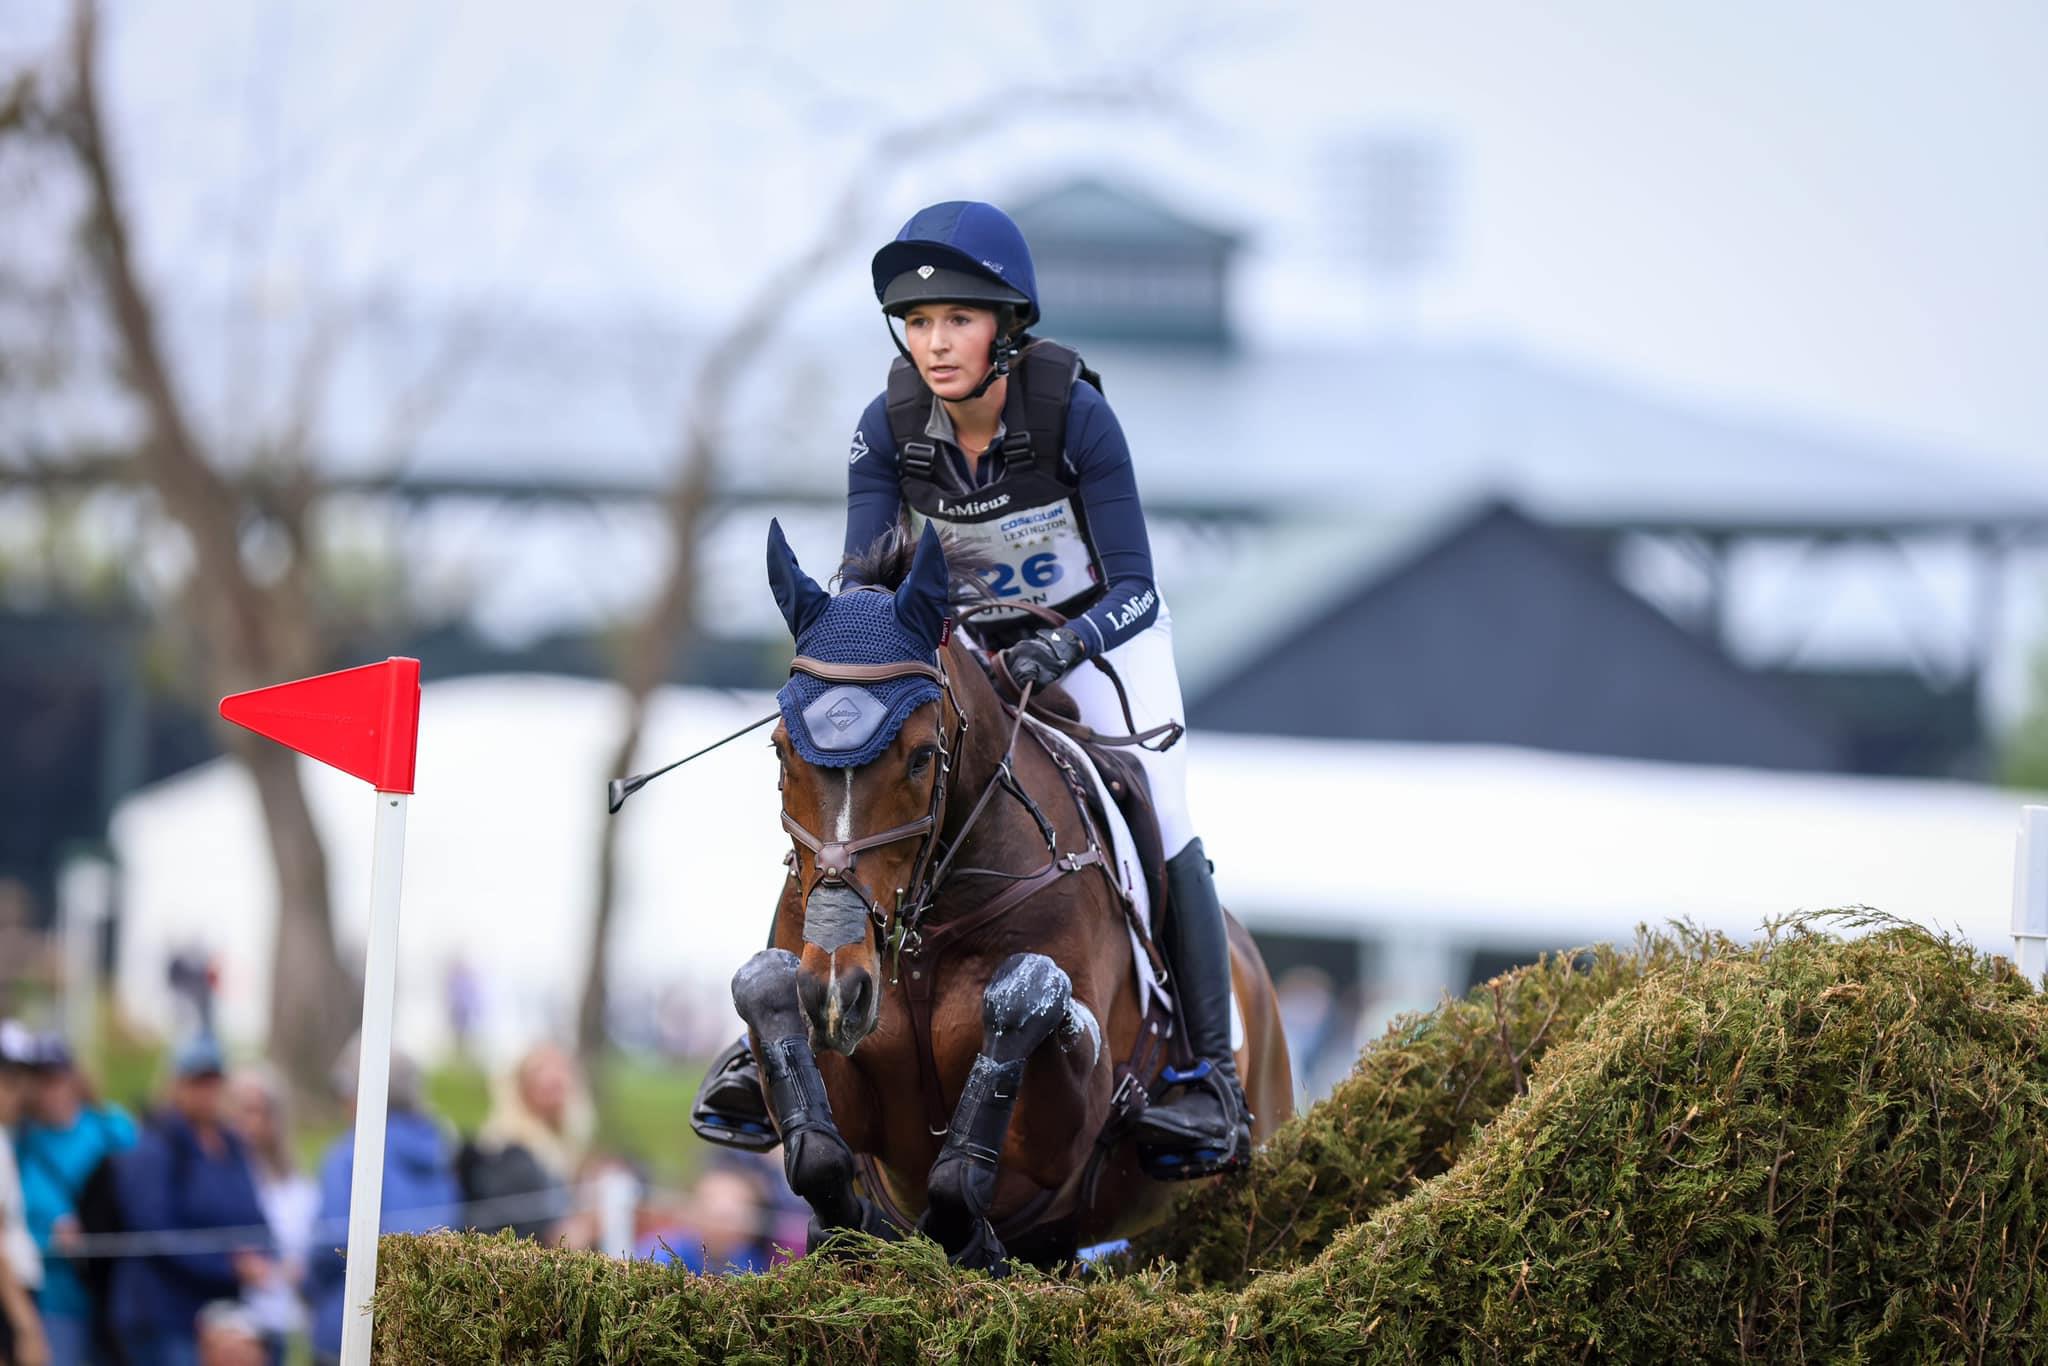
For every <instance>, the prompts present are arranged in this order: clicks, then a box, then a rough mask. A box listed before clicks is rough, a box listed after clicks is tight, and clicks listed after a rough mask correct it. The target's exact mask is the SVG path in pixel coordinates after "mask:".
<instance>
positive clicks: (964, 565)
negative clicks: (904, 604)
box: [839, 520, 993, 603]
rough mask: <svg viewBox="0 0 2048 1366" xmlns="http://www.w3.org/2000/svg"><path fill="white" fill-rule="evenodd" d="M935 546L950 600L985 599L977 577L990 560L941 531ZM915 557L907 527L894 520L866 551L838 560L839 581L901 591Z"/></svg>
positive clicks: (983, 585)
mask: <svg viewBox="0 0 2048 1366" xmlns="http://www.w3.org/2000/svg"><path fill="white" fill-rule="evenodd" d="M939 544H940V545H941V546H942V547H943V548H944V549H945V552H946V573H947V575H948V577H949V578H950V579H951V580H952V584H951V587H952V590H953V593H952V596H953V601H954V602H956V603H958V602H963V601H964V602H978V601H980V600H982V599H984V598H986V597H988V582H987V580H985V579H983V578H982V576H981V575H982V571H983V570H985V569H987V568H988V567H989V565H990V564H992V563H993V561H991V560H990V559H989V558H988V557H987V556H986V555H983V554H981V553H979V552H978V551H974V550H970V549H969V548H968V547H967V546H965V545H963V544H962V543H961V542H959V541H957V540H955V539H954V538H953V537H952V536H950V535H947V534H946V533H944V532H941V533H940V534H939ZM916 554H917V537H915V536H913V535H911V534H910V528H909V527H908V526H907V525H905V524H904V522H902V521H901V520H898V521H897V523H896V525H894V526H892V527H890V528H889V529H888V530H887V531H885V532H883V533H882V534H881V535H879V536H877V537H875V539H874V540H872V541H870V542H869V543H868V545H867V548H866V549H864V550H856V551H854V552H853V553H852V554H850V555H848V556H847V557H846V558H845V559H844V560H842V561H840V563H839V581H840V582H841V583H849V582H851V583H865V584H872V585H873V586H875V587H876V588H888V589H896V588H901V587H902V586H903V579H904V576H905V575H907V574H909V573H910V561H911V558H912V557H913V556H915V555H916Z"/></svg>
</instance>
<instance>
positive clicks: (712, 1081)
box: [690, 1034, 782, 1153]
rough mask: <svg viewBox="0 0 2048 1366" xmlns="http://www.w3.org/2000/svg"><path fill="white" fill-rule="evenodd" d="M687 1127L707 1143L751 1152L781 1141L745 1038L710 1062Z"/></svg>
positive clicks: (740, 1038)
mask: <svg viewBox="0 0 2048 1366" xmlns="http://www.w3.org/2000/svg"><path fill="white" fill-rule="evenodd" d="M690 1128H691V1129H693V1130H695V1131H696V1134H697V1137H699V1138H701V1139H703V1140H704V1141H705V1142H706V1143H716V1144H718V1145H719V1146H720V1147H722V1148H738V1149H740V1150H741V1151H743V1152H750V1153H761V1152H766V1151H768V1149H770V1148H772V1147H774V1146H775V1145H776V1144H778V1143H780V1142H781V1141H782V1140H781V1139H780V1138H778V1137H777V1136H776V1133H775V1126H774V1125H773V1124H771V1123H769V1122H768V1101H767V1099H766V1098H765V1097H764V1096H763V1095H762V1094H761V1069H760V1067H759V1065H757V1064H756V1063H755V1061H754V1051H753V1049H752V1048H750V1047H749V1046H748V1044H747V1036H746V1035H744V1034H742V1035H740V1037H739V1039H738V1040H737V1041H736V1042H735V1043H733V1044H731V1045H730V1046H728V1047H727V1048H726V1050H725V1051H724V1052H723V1053H720V1054H719V1055H718V1056H717V1057H716V1058H714V1059H712V1062H711V1066H710V1068H709V1069H708V1070H707V1071H706V1072H705V1073H704V1082H703V1084H702V1085H701V1086H699V1087H698V1088H697V1098H696V1100H694V1101H693V1102H691V1104H690Z"/></svg>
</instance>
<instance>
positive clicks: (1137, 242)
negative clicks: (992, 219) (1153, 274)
mask: <svg viewBox="0 0 2048 1366" xmlns="http://www.w3.org/2000/svg"><path fill="white" fill-rule="evenodd" d="M1010 216H1011V217H1012V218H1014V219H1016V220H1017V226H1018V227H1020V228H1022V229H1023V230H1024V236H1025V238H1026V239H1027V240H1029V241H1030V243H1031V249H1032V252H1033V253H1034V254H1046V253H1054V254H1056V253H1058V252H1059V251H1060V250H1062V249H1063V248H1073V247H1080V248H1088V247H1120V248H1129V247H1143V248H1146V249H1154V250H1156V249H1166V248H1179V249H1199V250H1203V251H1214V252H1223V251H1229V250H1231V249H1233V248H1235V247H1236V246H1237V245H1238V243H1239V242H1241V241H1242V240H1243V234H1241V233H1236V232H1231V231H1229V230H1227V229H1224V228H1219V227H1213V226H1210V225H1208V224H1204V223H1198V222H1196V221H1195V220H1194V219H1192V218H1189V217H1187V216H1186V215H1184V214H1181V213H1179V212H1178V211H1176V210H1174V209H1172V208H1169V207H1168V206H1167V205H1165V204H1163V203H1161V202H1160V201H1159V200H1157V199H1154V198H1153V197H1151V196H1150V195H1148V194H1145V193H1144V192H1142V191H1139V190H1134V189H1131V188H1129V187H1127V186H1122V185H1111V184H1108V183H1107V182H1105V181H1101V180H1096V179H1093V178H1088V177H1083V178H1080V179H1076V180H1069V181H1066V182H1064V183H1062V184H1060V185H1057V186H1055V187H1053V188H1052V189H1050V190H1046V191H1044V192H1042V193H1040V194H1037V195H1035V196H1033V197H1031V198H1029V199H1026V200H1024V201H1023V202H1022V203H1019V204H1015V205H1013V206H1011V207H1010Z"/></svg>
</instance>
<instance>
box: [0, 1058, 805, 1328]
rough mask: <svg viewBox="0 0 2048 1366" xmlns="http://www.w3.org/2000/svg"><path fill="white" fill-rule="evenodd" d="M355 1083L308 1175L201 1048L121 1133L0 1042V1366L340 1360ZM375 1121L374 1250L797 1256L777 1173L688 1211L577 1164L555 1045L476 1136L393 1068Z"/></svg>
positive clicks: (503, 1081) (257, 1070)
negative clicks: (415, 1242) (380, 1244)
mask: <svg viewBox="0 0 2048 1366" xmlns="http://www.w3.org/2000/svg"><path fill="white" fill-rule="evenodd" d="M355 1068H356V1057H355V1048H354V1047H353V1045H352V1046H351V1047H350V1048H349V1049H347V1050H345V1051H344V1053H343V1055H342V1057H341V1058H340V1059H339V1060H338V1061H337V1064H336V1066H335V1068H334V1073H333V1077H332V1081H333V1084H334V1087H335V1092H336V1098H337V1100H338V1101H340V1102H341V1103H343V1104H345V1105H347V1106H349V1107H350V1110H351V1113H350V1120H351V1127H350V1128H349V1130H347V1131H346V1132H344V1133H342V1134H341V1135H340V1136H339V1137H338V1138H336V1139H335V1140H334V1141H333V1142H332V1143H331V1144H330V1145H329V1146H328V1147H327V1149H326V1151H325V1152H324V1154H323V1155H322V1156H321V1158H320V1160H319V1162H318V1164H317V1167H316V1168H315V1169H314V1170H312V1171H305V1170H301V1168H300V1166H299V1163H298V1161H297V1160H296V1157H295V1133H294V1126H293V1119H292V1104H291V1098H290V1093H289V1090H288V1088H287V1087H286V1086H285V1085H284V1084H283V1082H282V1079H281V1078H280V1077H279V1076H277V1075H276V1074H275V1073H273V1072H271V1071H270V1070H268V1069H267V1068H265V1067H261V1066H255V1067H247V1068H234V1069H230V1068H229V1067H228V1065H227V1061H226V1059H225V1058H224V1057H223V1055H222V1052H221V1049H220V1047H219V1045H218V1043H216V1042H215V1040H214V1037H213V1035H212V1034H211V1033H210V1032H203V1031H202V1032H199V1033H196V1034H194V1035H192V1036H191V1037H190V1038H189V1039H188V1041H187V1042H186V1043H184V1044H183V1045H182V1046H181V1047H179V1048H178V1049H177V1050H176V1051H175V1053H174V1054H173V1056H172V1059H171V1065H170V1076H169V1080H168V1082H167V1084H166V1085H165V1086H164V1087H163V1090H162V1094H161V1096H160V1100H159V1103H158V1104H157V1105H156V1106H155V1107H154V1108H153V1109H152V1110H151V1111H150V1112H149V1113H148V1114H146V1115H144V1116H142V1117H140V1118H139V1119H138V1118H136V1117H132V1116H130V1115H129V1114H127V1113H125V1112H124V1111H123V1110H122V1109H121V1108H120V1107H118V1106H115V1105H111V1104H108V1103H106V1102H105V1101H103V1100H101V1099H100V1098H99V1097H98V1096H97V1095H96V1093H95V1090H94V1088H93V1086H92V1084H91V1082H90V1080H89V1079H88V1078H87V1077H86V1076H85V1075H84V1073H83V1071H82V1070H81V1068H80V1066H79V1063H78V1060H77V1059H75V1058H74V1057H73V1055H72V1052H71V1050H70V1049H69V1048H68V1047H67V1046H66V1044H65V1042H64V1040H63V1039H62V1038H61V1037H59V1036H56V1035H50V1034H38V1033H35V1032H32V1031H30V1030H27V1029H25V1028H23V1027H22V1026H20V1025H18V1024H16V1023H14V1022H12V1021H5V1022H0V1309H4V1312H0V1366H9V1364H11V1366H43V1363H54V1364H56V1366H71V1364H72V1363H105V1364H107V1366H193V1364H195V1363H205V1366H245V1364H246V1366H262V1364H269V1366H274V1364H275V1363H279V1362H282V1361H283V1360H284V1359H285V1357H286V1354H287V1352H288V1351H289V1350H291V1348H292V1345H293V1344H294V1343H305V1344H308V1345H309V1346H310V1351H311V1355H312V1359H313V1360H314V1361H316V1362H328V1361H333V1360H336V1359H338V1357H339V1354H340V1350H341V1334H342V1318H343V1313H344V1304H343V1299H344V1294H343V1285H344V1269H345V1263H344V1259H343V1256H342V1253H341V1251H340V1249H341V1246H342V1244H343V1243H345V1242H346V1239H347V1223H348V1202H349V1190H350V1185H351V1180H352V1176H353V1167H354V1130H353V1127H352V1125H353V1112H352V1111H353V1102H354V1099H355V1095H356V1075H355ZM389 1106H390V1111H389V1130H388V1136H387V1139H386V1144H385V1161H384V1178H383V1199H382V1210H383V1220H382V1227H383V1229H384V1231H385V1232H387V1233H390V1232H409V1233H419V1232H427V1231H430V1230H433V1229H438V1228H475V1229H483V1230H497V1229H506V1228H509V1229H511V1230H512V1231H513V1232H514V1233H516V1234H518V1235H519V1236H522V1237H535V1238H538V1239H541V1240H543V1241H545V1242H548V1243H551V1244H557V1245H563V1246H569V1247H576V1248H593V1249H601V1250H603V1251H607V1252H612V1253H630V1254H632V1255H635V1256H642V1257H651V1258H655V1259H657V1260H660V1261H663V1262H672V1263H675V1264H678V1265H680V1266H685V1267H688V1268H689V1269H691V1270H693V1271H699V1272H705V1273H712V1274H717V1273H723V1272H733V1271H757V1270H764V1269H766V1268H767V1267H768V1266H769V1265H770V1264H771V1263H772V1262H773V1261H774V1260H775V1259H776V1258H777V1257H778V1256H779V1255H781V1254H779V1253H778V1252H777V1251H776V1249H777V1248H778V1247H787V1246H792V1245H795V1246H801V1242H802V1237H803V1227H804V1226H803V1221H802V1214H803V1211H802V1209H801V1206H799V1205H796V1204H795V1203H794V1202H793V1200H792V1198H791V1197H789V1195H788V1192H787V1188H786V1187H784V1186H782V1185H781V1183H780V1181H779V1179H778V1178H779V1169H778V1168H777V1167H776V1166H775V1165H774V1164H773V1162H772V1160H764V1159H755V1158H744V1157H740V1156H738V1155H732V1154H721V1155H720V1156H719V1157H718V1158H717V1159H716V1160H714V1162H713V1163H712V1165H711V1166H710V1167H709V1168H708V1169H707V1170H706V1171H705V1172H704V1173H703V1174H702V1175H701V1176H700V1178H699V1180H698V1181H697V1183H696V1184H695V1186H694V1187H693V1188H692V1189H691V1190H689V1191H687V1192H662V1191H648V1190H647V1189H646V1188H645V1185H644V1183H643V1182H641V1181H640V1180H639V1179H638V1176H637V1173H635V1172H633V1170H632V1169H631V1167H630V1166H628V1165H627V1164H624V1163H622V1162H620V1161H619V1160H617V1159H615V1158H607V1157H600V1156H596V1155H594V1154H593V1152H592V1149H591V1134H592V1130H593V1127H594V1124H593V1111H592V1107H591V1104H590V1101H589V1099H588V1094H587V1091H586V1088H585V1086H584V1084H583V1079H582V1077H581V1075H580V1072H579V1070H578V1068H577V1065H576V1063H575V1060H574V1059H573V1058H572V1057H571V1056H570V1055H569V1054H568V1053H567V1052H566V1051H565V1050H563V1049H561V1048H559V1047H556V1046H554V1045H551V1044H543V1045H540V1046H537V1047H535V1048H533V1049H531V1050H530V1051H529V1052H528V1053H527V1054H526V1055H525V1056H524V1057H523V1058H521V1059H520V1061H519V1063H518V1065H517V1066H516V1067H514V1068H513V1069H512V1070H511V1071H509V1072H508V1073H506V1074H505V1075H504V1076H503V1077H501V1078H499V1079H498V1080H497V1082H496V1083H495V1084H494V1088H493V1093H492V1100H491V1107H490V1110H489V1113H488V1115H487V1116H486V1118H485V1119H484V1121H483V1122H482V1124H481V1125H480V1126H478V1128H477V1131H476V1132H475V1133H474V1134H472V1135H468V1136H462V1135H458V1134H457V1133H456V1132H455V1131H454V1129H453V1127H452V1126H451V1125H449V1124H448V1123H446V1122H445V1121H444V1120H443V1119H442V1118H441V1117H440V1116H438V1115H436V1114H435V1113H434V1112H433V1110H432V1109H431V1107H430V1106H429V1104H428V1102H427V1098H426V1095H425V1093H424V1089H423V1085H422V1078H421V1075H420V1072H419V1069H418V1068H417V1067H415V1066H414V1065H413V1064H412V1063H411V1062H410V1061H409V1060H408V1059H406V1058H405V1057H403V1056H402V1055H401V1056H394V1057H393V1059H392V1065H391V1082H390V1091H389ZM622 1190H623V1192H624V1198H623V1201H622V1200H621V1199H620V1198H619V1196H620V1193H621V1191H622ZM295 1359H300V1358H295Z"/></svg>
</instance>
